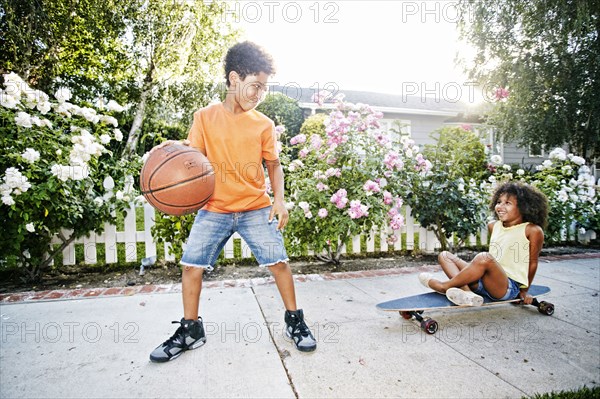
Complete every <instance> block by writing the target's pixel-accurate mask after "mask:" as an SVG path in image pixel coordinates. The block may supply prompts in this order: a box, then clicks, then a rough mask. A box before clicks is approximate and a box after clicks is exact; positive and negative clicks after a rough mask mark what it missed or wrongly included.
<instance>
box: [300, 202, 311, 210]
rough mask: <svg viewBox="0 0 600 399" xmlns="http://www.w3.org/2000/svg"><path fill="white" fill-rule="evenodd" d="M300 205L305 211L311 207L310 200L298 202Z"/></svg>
mask: <svg viewBox="0 0 600 399" xmlns="http://www.w3.org/2000/svg"><path fill="white" fill-rule="evenodd" d="M298 206H299V207H300V208H301V209H302V210H303V211H304V212H306V211H308V209H309V207H310V206H309V205H308V202H306V201H300V202H298Z"/></svg>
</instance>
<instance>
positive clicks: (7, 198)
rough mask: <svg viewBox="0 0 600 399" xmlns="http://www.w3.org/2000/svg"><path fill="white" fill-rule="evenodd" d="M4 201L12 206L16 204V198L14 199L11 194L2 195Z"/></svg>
mask: <svg viewBox="0 0 600 399" xmlns="http://www.w3.org/2000/svg"><path fill="white" fill-rule="evenodd" d="M2 203H3V204H4V205H8V206H11V205H14V204H15V200H14V199H13V197H11V196H10V195H3V196H2Z"/></svg>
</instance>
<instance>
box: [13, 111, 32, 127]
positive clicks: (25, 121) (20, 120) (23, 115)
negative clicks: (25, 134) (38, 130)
mask: <svg viewBox="0 0 600 399" xmlns="http://www.w3.org/2000/svg"><path fill="white" fill-rule="evenodd" d="M15 123H16V124H17V126H22V127H27V128H30V127H31V126H33V125H32V124H31V115H29V114H28V113H27V112H23V111H21V112H18V113H17V116H15Z"/></svg>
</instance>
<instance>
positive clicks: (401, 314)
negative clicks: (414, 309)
mask: <svg viewBox="0 0 600 399" xmlns="http://www.w3.org/2000/svg"><path fill="white" fill-rule="evenodd" d="M400 316H402V317H403V318H404V319H406V320H410V319H412V315H411V314H410V312H406V311H402V312H400Z"/></svg>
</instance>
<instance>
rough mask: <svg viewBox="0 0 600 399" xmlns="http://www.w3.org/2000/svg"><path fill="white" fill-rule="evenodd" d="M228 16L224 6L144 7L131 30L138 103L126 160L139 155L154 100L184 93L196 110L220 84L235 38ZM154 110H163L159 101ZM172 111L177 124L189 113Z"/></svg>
mask: <svg viewBox="0 0 600 399" xmlns="http://www.w3.org/2000/svg"><path fill="white" fill-rule="evenodd" d="M225 11H226V9H225V4H224V3H222V2H205V1H202V0H193V1H176V0H148V1H146V2H144V4H143V6H142V8H141V9H140V10H139V12H138V13H137V18H136V19H135V20H134V21H132V26H131V28H132V29H131V34H132V41H131V52H132V53H133V54H134V64H135V67H136V68H137V76H138V78H139V80H138V86H139V88H140V97H139V101H138V102H137V106H136V110H135V115H134V118H133V122H132V125H131V129H130V131H129V136H128V138H127V144H126V148H125V154H126V155H128V154H133V153H134V152H135V151H136V149H137V143H138V140H139V138H140V134H141V126H142V123H143V121H144V117H145V116H146V115H147V106H148V104H149V103H150V102H151V100H152V99H153V98H155V99H158V98H161V97H158V96H156V94H158V93H161V94H165V93H166V94H171V97H173V96H172V93H173V92H177V91H179V92H182V91H184V92H185V93H186V94H187V95H188V97H187V99H188V100H190V101H189V102H188V104H189V103H195V104H194V106H196V107H197V106H198V105H199V104H198V102H196V101H197V100H198V97H200V96H202V93H203V92H204V91H205V90H203V88H204V87H203V85H204V82H207V81H208V82H214V81H216V80H217V79H218V78H217V76H219V74H220V72H221V70H220V69H219V68H218V65H220V61H221V59H222V58H223V54H224V52H225V51H226V50H227V48H228V47H229V45H230V44H231V43H232V42H233V40H234V38H235V33H232V31H231V28H230V27H229V24H227V23H226V22H225V14H224V13H225ZM194 93H195V94H196V95H195V96H194ZM155 96H156V97H155ZM194 100H196V101H194ZM155 104H156V107H157V108H156V109H157V110H160V109H161V108H164V107H163V104H162V103H161V102H160V101H159V102H155ZM171 105H172V107H171V108H168V109H169V110H170V111H175V112H176V113H175V115H174V118H175V119H177V118H179V119H181V117H182V116H183V113H184V111H186V112H187V111H188V110H186V109H184V110H182V109H181V103H175V104H171ZM178 105H179V107H178ZM184 108H185V107H184ZM190 113H191V112H190Z"/></svg>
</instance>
